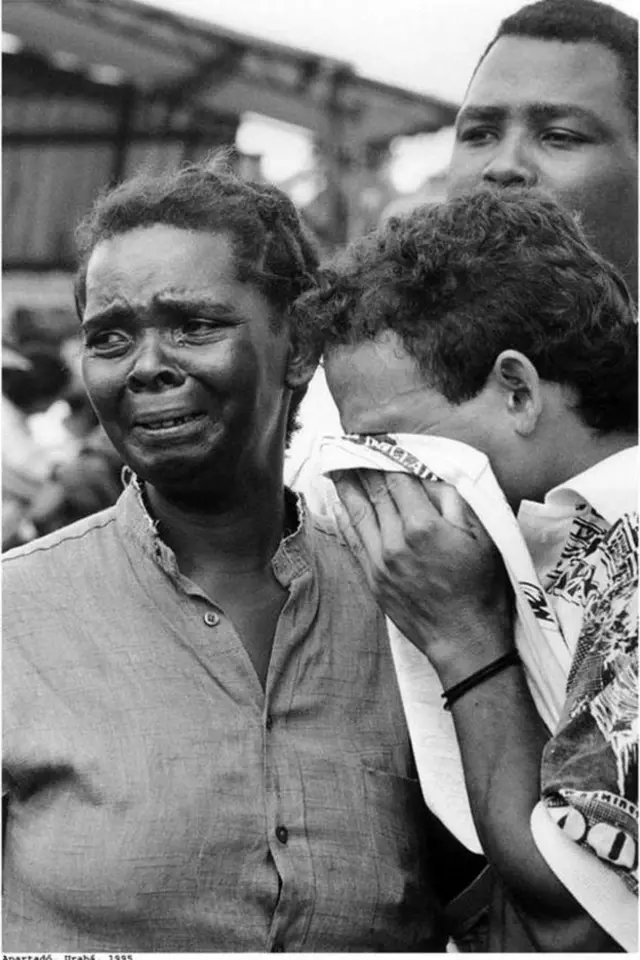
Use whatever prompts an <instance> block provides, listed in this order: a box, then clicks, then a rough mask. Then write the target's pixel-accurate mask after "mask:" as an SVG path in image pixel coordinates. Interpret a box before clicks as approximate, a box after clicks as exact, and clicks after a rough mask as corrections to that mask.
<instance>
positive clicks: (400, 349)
mask: <svg viewBox="0 0 640 960" xmlns="http://www.w3.org/2000/svg"><path fill="white" fill-rule="evenodd" d="M324 365H325V372H326V376H327V382H328V384H329V387H330V389H331V392H332V393H334V395H335V396H336V398H340V399H343V400H346V399H349V398H353V397H355V396H356V395H359V396H362V397H376V396H380V397H382V396H383V395H384V396H386V395H388V394H394V393H395V392H397V391H398V390H402V389H415V388H416V387H417V386H419V385H421V384H422V375H421V373H420V370H419V368H418V364H417V363H416V361H415V360H414V358H413V357H411V356H410V355H409V354H408V353H407V352H406V350H405V349H404V346H403V344H402V341H401V340H400V338H399V337H398V336H397V335H396V334H395V333H394V332H393V331H391V330H387V331H385V332H384V333H383V334H381V335H380V336H379V337H378V338H376V339H375V340H365V341H363V342H361V343H358V344H353V345H338V346H332V347H330V348H329V349H328V350H327V351H326V352H325V357H324Z"/></svg>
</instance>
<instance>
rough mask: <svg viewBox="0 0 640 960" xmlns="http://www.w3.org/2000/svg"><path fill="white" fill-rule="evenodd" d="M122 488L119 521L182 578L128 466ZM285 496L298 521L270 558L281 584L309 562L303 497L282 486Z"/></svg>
mask: <svg viewBox="0 0 640 960" xmlns="http://www.w3.org/2000/svg"><path fill="white" fill-rule="evenodd" d="M123 481H124V483H125V489H124V492H123V493H122V495H121V497H120V501H119V509H118V514H119V522H120V524H121V526H122V527H123V529H124V530H125V531H126V532H127V534H128V535H129V536H130V537H132V538H133V540H134V541H135V542H136V543H137V545H138V546H139V547H141V548H142V550H143V551H144V552H145V554H147V556H150V557H151V558H152V559H153V560H154V562H155V563H157V564H158V566H160V567H161V568H162V569H163V570H164V571H165V573H167V574H168V575H169V576H170V577H171V578H172V579H173V580H174V581H182V579H183V578H182V576H181V574H180V571H179V568H178V563H177V560H176V556H175V554H174V552H173V550H171V548H170V547H168V546H167V544H166V543H165V542H164V541H163V540H162V538H161V537H160V535H159V533H158V522H157V520H154V518H153V517H152V515H151V513H150V512H149V509H148V506H147V503H146V498H145V495H144V483H143V482H142V481H141V480H139V478H138V477H137V476H136V475H135V474H134V473H133V472H132V471H131V470H130V469H129V468H126V470H125V471H123ZM285 497H287V499H289V500H290V502H291V500H292V501H293V504H294V509H295V515H296V517H297V523H296V526H295V528H294V529H293V530H292V531H291V532H289V533H288V534H287V535H286V536H285V537H283V538H282V540H281V541H280V544H279V545H278V549H277V550H276V552H275V554H274V556H273V559H272V561H271V563H272V567H273V572H274V574H275V576H276V577H277V579H278V581H279V582H280V583H281V585H282V586H284V587H288V586H289V584H290V583H291V581H292V580H293V579H294V578H295V577H297V576H300V574H301V573H303V572H304V571H305V570H307V569H308V568H309V566H310V563H311V554H312V550H311V542H310V540H311V537H312V527H313V524H312V521H311V517H310V515H309V513H308V510H307V508H306V506H305V503H304V499H303V497H301V496H300V494H299V493H296V492H295V491H294V490H290V489H289V488H288V487H287V488H285Z"/></svg>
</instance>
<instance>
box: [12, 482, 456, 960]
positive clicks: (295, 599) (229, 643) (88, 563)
mask: <svg viewBox="0 0 640 960" xmlns="http://www.w3.org/2000/svg"><path fill="white" fill-rule="evenodd" d="M301 513H302V515H303V516H302V520H301V523H300V526H299V528H298V529H297V531H296V532H294V533H293V534H292V535H290V536H288V537H287V538H285V539H284V540H283V541H282V542H281V544H280V546H279V548H278V551H277V553H276V554H275V556H274V558H273V561H272V569H273V572H274V574H275V576H276V578H277V580H278V581H279V582H280V584H281V585H282V586H283V587H285V588H286V589H287V590H288V593H289V596H288V599H287V601H286V603H285V606H284V608H283V610H282V613H281V616H280V618H279V621H278V625H277V630H276V634H275V640H274V645H273V652H272V656H271V661H270V665H269V672H268V677H267V681H266V688H265V689H263V688H262V686H261V685H260V683H259V681H258V678H257V675H256V673H255V671H254V669H253V667H252V665H251V662H250V660H249V658H248V655H247V653H246V651H245V649H244V647H243V645H242V642H241V640H240V638H239V637H238V635H237V633H236V632H235V630H234V627H233V625H232V624H231V622H230V621H229V619H228V618H227V617H226V616H225V612H224V610H223V609H222V608H221V607H220V606H219V605H217V604H216V603H215V598H208V597H207V596H206V595H205V594H204V593H203V592H202V591H201V590H200V589H199V588H198V587H197V586H196V585H195V584H194V583H193V582H191V581H190V580H188V579H187V578H185V577H184V576H183V575H182V574H181V573H180V571H179V569H178V566H177V563H176V558H175V555H174V554H173V553H172V552H171V551H170V550H169V549H168V548H167V546H166V545H165V544H164V543H163V542H162V541H161V540H160V539H159V538H158V537H157V535H156V534H155V532H154V528H153V523H152V521H151V519H150V517H149V515H148V514H147V513H146V511H145V509H144V505H143V503H142V499H141V497H140V495H139V492H138V490H137V489H136V485H135V484H130V485H129V486H128V487H127V488H126V489H125V491H124V493H123V495H122V497H121V498H120V500H119V501H118V503H117V504H116V506H115V507H113V508H110V509H108V510H106V511H103V512H102V513H99V514H95V515H94V516H92V517H90V518H87V519H85V520H82V521H79V522H78V523H76V524H73V525H72V526H69V527H67V528H65V529H63V530H60V531H57V532H56V533H54V534H51V535H49V536H47V537H44V538H42V539H40V540H38V541H35V542H33V543H31V544H28V545H27V546H25V547H21V548H19V549H17V550H14V551H11V552H10V553H9V554H7V555H6V560H5V563H4V583H3V588H4V637H3V640H4V663H3V667H4V676H3V682H4V695H3V707H4V731H3V732H4V776H5V789H6V790H8V796H9V816H8V823H7V837H6V844H5V849H4V880H5V891H4V923H3V934H4V938H3V948H4V949H5V950H12V951H26V950H29V951H36V950H46V951H54V952H69V951H76V952H77V951H111V952H112V951H139V952H176V951H186V952H210V951H211V952H213V951H233V952H237V951H272V950H276V951H277V950H286V951H324V952H332V951H361V952H365V951H379V950H384V951H386V950H393V951H415V950H437V949H442V948H443V947H444V942H445V941H444V938H443V935H442V934H441V932H440V921H439V916H440V909H439V906H438V904H437V903H436V898H435V895H434V892H433V884H432V873H433V870H432V867H433V862H432V861H433V856H434V855H433V854H432V852H431V851H432V849H433V848H432V847H431V846H430V840H429V838H428V837H427V835H426V832H427V830H426V825H425V808H424V806H423V801H422V798H421V792H420V787H419V784H418V782H417V780H416V778H415V770H414V765H413V760H412V755H411V750H410V746H409V739H408V734H407V729H406V726H405V721H404V717H403V712H402V705H401V702H400V696H399V693H398V689H397V686H396V682H395V676H394V671H393V666H392V662H391V656H390V651H389V647H388V644H387V639H386V631H385V624H384V619H383V617H382V615H381V614H380V612H379V611H378V609H377V607H376V606H375V605H374V604H373V602H372V600H371V599H370V595H369V594H368V591H367V587H366V584H365V582H364V580H363V577H362V575H361V573H360V571H359V568H358V567H357V565H356V564H355V563H354V562H353V561H352V559H351V556H350V553H349V552H348V551H347V550H346V549H344V548H343V546H342V545H341V542H340V540H339V539H338V538H337V535H336V534H335V532H334V531H333V529H332V527H331V526H330V525H329V524H328V523H327V522H326V521H320V520H316V519H315V518H313V519H312V518H311V517H310V516H308V515H305V514H306V511H305V510H304V509H301Z"/></svg>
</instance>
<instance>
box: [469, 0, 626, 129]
mask: <svg viewBox="0 0 640 960" xmlns="http://www.w3.org/2000/svg"><path fill="white" fill-rule="evenodd" d="M501 37H531V38H532V39H534V40H555V41H559V42H560V43H599V44H600V45H601V46H604V47H607V48H608V49H609V50H611V52H612V53H613V54H614V55H615V56H616V58H617V60H618V64H619V66H620V70H621V74H622V79H623V99H624V104H625V106H626V108H627V109H628V111H629V113H630V114H631V116H632V118H633V123H634V131H635V135H636V138H637V136H638V21H637V20H635V19H634V18H633V17H630V16H628V15H627V14H626V13H622V11H621V10H616V8H615V7H612V6H610V5H609V4H608V3H600V2H598V0H537V2H536V3H529V4H527V5H526V6H524V7H521V8H520V10H516V12H515V13H513V14H511V16H509V17H506V18H505V19H504V20H503V21H502V23H501V24H500V26H499V27H498V30H497V32H496V35H495V37H494V38H493V40H492V41H491V43H490V44H489V46H488V47H487V49H486V50H485V51H484V53H483V54H482V56H481V57H480V60H479V61H478V64H477V65H476V68H475V71H474V75H475V73H476V72H477V70H478V67H479V66H480V64H481V63H482V61H483V60H484V58H485V57H486V56H487V54H488V53H489V51H490V50H491V48H492V47H493V46H494V44H496V43H497V42H498V40H499V39H500V38H501Z"/></svg>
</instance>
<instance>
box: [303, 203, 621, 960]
mask: <svg viewBox="0 0 640 960" xmlns="http://www.w3.org/2000/svg"><path fill="white" fill-rule="evenodd" d="M297 313H298V323H299V324H300V325H304V322H305V318H306V324H307V327H308V329H309V331H310V334H309V335H310V337H312V338H315V349H316V350H317V351H318V352H320V351H322V353H323V355H324V367H325V373H326V377H327V383H328V386H329V389H330V391H331V393H332V396H333V399H334V400H335V402H336V405H337V407H338V410H339V413H340V418H341V423H342V427H343V429H344V431H345V434H346V436H344V437H341V438H340V437H338V438H330V437H329V438H326V439H325V441H324V442H323V444H322V450H321V454H322V455H321V462H320V468H321V469H322V470H323V472H324V473H325V474H326V475H327V476H331V477H332V479H333V480H334V482H335V486H336V489H337V492H338V495H339V501H338V500H337V499H336V498H335V495H334V494H333V487H332V486H331V485H330V484H328V482H327V481H325V482H324V485H323V483H322V482H321V481H318V482H317V483H314V484H309V483H306V484H305V485H304V487H303V489H304V492H305V494H306V496H307V499H308V500H309V501H310V502H311V505H312V507H315V509H318V510H320V511H321V512H327V511H330V512H333V513H334V514H335V515H336V516H337V517H338V518H341V523H342V526H343V528H344V533H345V537H346V539H347V540H348V541H349V542H350V543H351V545H352V547H353V551H354V553H355V554H356V555H357V556H358V558H359V559H360V562H361V563H362V566H363V568H364V570H365V572H366V574H367V576H368V579H369V582H370V584H371V586H372V588H373V590H374V592H375V594H376V596H377V599H378V602H379V603H380V606H381V607H382V609H383V610H384V612H385V613H386V614H387V616H388V618H389V621H388V622H389V634H390V641H391V647H392V652H393V656H394V662H395V666H396V670H397V673H398V680H399V686H400V690H401V693H402V695H403V701H404V707H405V711H406V714H407V719H408V723H409V729H410V733H411V736H412V741H413V746H414V752H415V755H416V763H417V767H418V772H419V774H420V776H421V782H422V786H423V791H424V793H425V798H426V799H427V801H428V803H429V805H430V806H431V808H432V809H433V810H435V811H436V813H438V815H439V816H440V817H441V819H442V820H443V821H444V822H445V823H446V824H447V826H449V828H450V829H452V830H453V831H454V833H456V834H457V835H458V837H459V838H460V839H462V840H463V842H465V843H466V844H467V846H469V848H470V849H476V850H477V849H480V848H481V849H482V851H483V852H484V854H485V855H486V857H487V860H488V862H489V865H490V868H491V873H492V875H493V878H494V889H493V895H492V923H491V927H492V929H493V935H491V934H490V944H489V949H490V950H493V951H498V950H501V949H505V948H506V946H505V945H507V946H508V945H509V944H511V949H518V950H532V949H533V950H543V951H554V952H556V951H558V952H563V951H576V950H577V951H582V950H590V951H593V950H601V951H608V950H612V949H613V950H615V949H621V948H622V949H623V950H633V949H634V948H635V938H636V923H637V899H636V897H637V875H636V869H637V786H636V783H637V742H636V730H637V699H636V696H637V694H636V689H637V626H636V611H637V513H636V510H637V492H636V475H637V458H636V443H637V438H636V431H637V359H636V345H637V325H636V319H635V308H634V304H633V302H632V300H631V297H630V295H629V293H628V291H627V288H626V286H625V283H624V281H623V280H622V279H621V277H620V275H619V274H618V273H617V271H616V270H615V269H614V268H613V267H612V266H610V265H609V264H608V263H607V262H606V261H605V260H604V259H603V258H602V257H601V256H600V255H599V254H597V253H596V252H595V251H594V250H593V249H592V248H591V247H590V246H589V244H588V243H587V241H586V239H585V237H584V234H583V233H582V231H581V229H580V227H579V226H578V225H577V223H576V222H575V221H574V219H573V218H572V216H571V215H570V214H568V213H567V212H565V211H563V210H562V209H561V208H560V207H558V206H557V205H556V204H555V203H554V202H553V201H551V200H550V199H547V198H545V197H543V196H541V195H536V193H534V192H531V193H528V192H526V191H519V192H518V193H515V192H514V193H510V192H509V191H502V193H501V194H499V193H497V192H495V191H491V190H480V191H477V192H476V193H472V194H468V195H466V196H463V197H460V198H458V199H455V200H451V201H449V202H447V203H443V204H439V205H433V206H429V207H423V208H420V209H418V210H416V211H414V212H413V213H412V214H410V215H408V216H406V217H405V218H395V219H391V220H389V221H388V222H387V223H386V224H385V225H384V226H383V227H381V228H380V229H379V230H378V231H377V232H375V233H373V234H371V235H370V236H369V237H366V238H364V239H362V240H358V241H355V242H354V243H353V244H352V245H351V246H350V247H349V248H348V249H347V251H346V252H345V253H344V254H342V255H341V256H339V257H338V258H337V260H336V261H335V262H334V263H333V264H331V265H330V266H329V267H328V268H327V269H326V270H325V271H324V275H322V276H321V278H320V282H319V284H318V286H317V288H316V289H315V290H313V291H311V292H309V293H307V294H305V295H304V296H303V297H302V298H301V299H300V300H299V302H298V305H297ZM407 474H412V475H407ZM442 480H444V481H448V482H446V483H442V482H438V481H442ZM472 508H473V509H472ZM516 517H517V521H516ZM514 601H515V602H514ZM451 720H452V722H451ZM447 724H449V726H447ZM434 758H435V759H434ZM441 761H442V762H441ZM430 764H431V767H430V768H429V765H430ZM456 765H457V768H458V769H457V772H456ZM429 769H431V772H432V774H433V776H432V777H429V776H428V771H429ZM439 774H441V775H439ZM456 777H457V779H456ZM456 784H457V786H456ZM514 930H515V931H517V932H516V933H514ZM491 936H493V940H491ZM514 937H515V938H516V939H515V940H514V939H513V938H514ZM514 944H517V946H514Z"/></svg>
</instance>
